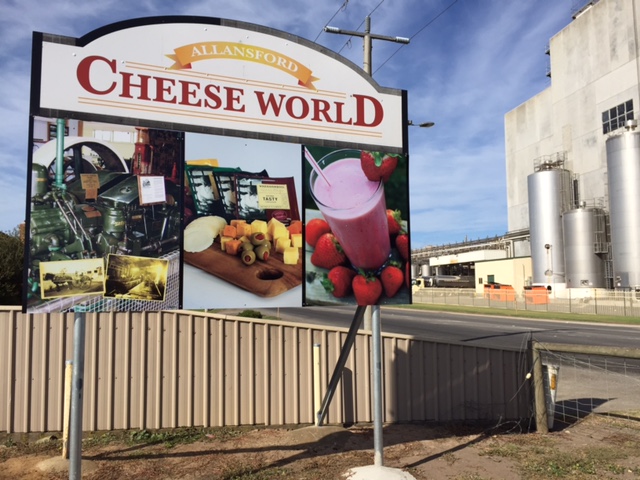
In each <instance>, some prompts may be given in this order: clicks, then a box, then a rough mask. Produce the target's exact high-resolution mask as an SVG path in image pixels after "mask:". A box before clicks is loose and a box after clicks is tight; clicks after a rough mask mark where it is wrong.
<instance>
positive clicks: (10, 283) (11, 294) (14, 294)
mask: <svg viewBox="0 0 640 480" xmlns="http://www.w3.org/2000/svg"><path fill="white" fill-rule="evenodd" d="M23 267H24V244H23V243H22V240H21V239H20V235H19V230H18V228H15V229H14V230H13V231H11V232H0V305H21V304H22V270H23Z"/></svg>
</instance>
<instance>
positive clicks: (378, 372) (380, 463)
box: [324, 16, 412, 479]
mask: <svg viewBox="0 0 640 480" xmlns="http://www.w3.org/2000/svg"><path fill="white" fill-rule="evenodd" d="M324 31H325V32H327V33H337V34H342V35H350V36H354V37H362V38H363V39H364V67H363V68H364V71H365V72H366V73H367V75H369V76H371V75H372V73H371V72H372V68H371V41H372V40H374V39H375V40H386V41H389V42H396V43H404V44H407V43H409V39H408V38H405V37H388V36H385V35H377V34H373V33H371V17H369V16H367V17H366V18H365V21H364V32H357V31H352V30H342V29H340V28H336V27H330V26H326V27H324ZM364 328H365V330H371V339H372V343H373V346H372V363H373V372H372V375H373V382H372V383H373V392H372V393H373V449H374V457H373V460H374V467H375V468H380V469H382V468H384V457H383V449H384V445H383V441H382V424H383V418H382V417H383V412H382V399H383V391H382V326H381V319H380V305H369V306H367V309H366V311H365V314H364ZM385 472H386V475H387V476H386V478H388V479H391V478H401V477H402V478H412V477H406V476H402V475H399V476H397V477H396V476H395V472H391V471H389V470H387V469H385Z"/></svg>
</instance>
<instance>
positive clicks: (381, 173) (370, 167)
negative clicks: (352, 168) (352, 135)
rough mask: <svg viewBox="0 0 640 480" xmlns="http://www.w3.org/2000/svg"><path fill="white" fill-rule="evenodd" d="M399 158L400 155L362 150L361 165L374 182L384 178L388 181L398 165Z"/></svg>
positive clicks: (384, 180)
mask: <svg viewBox="0 0 640 480" xmlns="http://www.w3.org/2000/svg"><path fill="white" fill-rule="evenodd" d="M398 158H400V155H396V154H391V153H383V152H370V151H367V150H362V153H360V165H361V166H362V171H363V172H364V174H365V175H366V176H367V178H368V179H369V180H371V181H372V182H379V181H380V180H382V181H383V182H385V183H386V182H387V181H388V180H389V178H391V174H393V172H394V170H395V169H396V167H397V166H398Z"/></svg>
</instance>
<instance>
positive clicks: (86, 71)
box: [76, 55, 116, 95]
mask: <svg viewBox="0 0 640 480" xmlns="http://www.w3.org/2000/svg"><path fill="white" fill-rule="evenodd" d="M97 61H101V62H104V63H106V64H107V65H108V66H109V69H110V70H111V72H112V73H116V61H115V60H108V59H106V58H104V57H99V56H97V55H92V56H90V57H87V58H84V59H83V60H82V61H81V62H80V63H79V64H78V68H77V69H76V77H77V78H78V82H79V83H80V85H81V86H82V88H84V89H85V90H86V91H87V92H89V93H93V94H94V95H107V94H109V93H111V92H112V91H113V90H114V89H115V88H116V82H112V83H111V85H110V86H109V87H108V88H107V89H106V90H98V89H97V88H95V87H94V86H93V85H92V84H91V67H92V65H93V63H94V62H97Z"/></svg>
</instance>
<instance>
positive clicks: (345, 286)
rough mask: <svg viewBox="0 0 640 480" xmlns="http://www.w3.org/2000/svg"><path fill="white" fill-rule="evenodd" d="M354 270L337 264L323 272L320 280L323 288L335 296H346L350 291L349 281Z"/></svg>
mask: <svg viewBox="0 0 640 480" xmlns="http://www.w3.org/2000/svg"><path fill="white" fill-rule="evenodd" d="M355 276H356V272H354V271H353V270H352V269H350V268H348V267H344V266H342V265H338V266H337V267H333V268H332V269H331V270H330V271H329V273H328V274H325V275H324V277H323V278H322V280H321V282H322V285H323V286H324V289H325V290H326V291H327V292H329V293H331V294H332V295H333V296H334V297H336V298H342V297H346V296H347V295H349V294H350V293H351V281H352V280H353V277H355Z"/></svg>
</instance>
